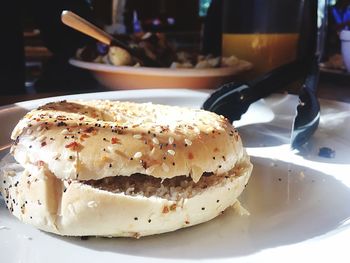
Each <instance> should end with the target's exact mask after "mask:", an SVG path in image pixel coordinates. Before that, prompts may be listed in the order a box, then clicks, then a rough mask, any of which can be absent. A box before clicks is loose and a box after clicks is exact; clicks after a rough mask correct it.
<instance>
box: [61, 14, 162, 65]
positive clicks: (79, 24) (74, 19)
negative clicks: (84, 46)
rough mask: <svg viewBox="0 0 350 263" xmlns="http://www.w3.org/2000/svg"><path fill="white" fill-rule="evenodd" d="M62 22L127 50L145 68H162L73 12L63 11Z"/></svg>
mask: <svg viewBox="0 0 350 263" xmlns="http://www.w3.org/2000/svg"><path fill="white" fill-rule="evenodd" d="M61 21H62V22H63V23H64V24H65V25H67V26H69V27H71V28H73V29H75V30H77V31H79V32H81V33H84V34H86V35H88V36H90V37H92V38H94V39H96V40H98V41H100V42H102V43H104V44H106V45H109V46H118V47H121V48H123V49H125V50H126V51H128V52H129V53H130V54H131V55H132V56H134V57H135V58H136V59H138V60H139V61H140V62H141V63H142V64H143V65H144V66H148V67H162V65H161V64H160V63H159V62H158V61H156V60H154V59H152V58H150V57H148V56H147V55H146V54H145V53H144V52H142V51H140V50H138V49H135V48H131V47H130V46H129V45H128V44H127V43H124V42H123V41H121V40H119V39H116V38H115V37H113V36H111V35H110V34H108V33H107V32H105V31H103V30H102V29H100V28H98V27H97V26H95V25H93V24H91V23H90V22H89V21H87V20H85V19H84V18H82V17H80V16H78V15H77V14H75V13H73V12H71V11H68V10H64V11H62V14H61Z"/></svg>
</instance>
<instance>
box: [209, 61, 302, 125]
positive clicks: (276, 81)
mask: <svg viewBox="0 0 350 263" xmlns="http://www.w3.org/2000/svg"><path fill="white" fill-rule="evenodd" d="M303 74H304V66H303V63H302V62H301V61H294V62H291V63H289V64H286V65H283V66H280V67H278V68H276V69H274V70H272V71H271V72H269V73H267V74H265V75H263V76H261V77H259V78H257V79H255V80H253V81H248V82H246V83H236V82H231V83H228V84H225V85H223V86H221V87H220V88H219V89H218V90H216V91H215V92H214V93H212V94H211V96H210V97H209V98H208V99H207V100H206V101H205V102H204V104H203V106H202V108H203V109H205V110H209V111H213V112H216V113H218V114H221V115H224V116H225V117H226V118H228V119H229V120H230V121H234V120H239V119H240V118H241V116H242V114H244V113H245V112H246V111H247V110H248V108H249V106H250V104H252V103H253V102H255V101H257V100H259V99H261V98H264V97H266V96H268V95H270V94H271V93H273V92H275V91H277V90H279V89H281V88H283V87H285V86H287V85H288V84H290V83H292V82H293V81H295V80H296V79H298V78H299V77H300V76H302V75H303Z"/></svg>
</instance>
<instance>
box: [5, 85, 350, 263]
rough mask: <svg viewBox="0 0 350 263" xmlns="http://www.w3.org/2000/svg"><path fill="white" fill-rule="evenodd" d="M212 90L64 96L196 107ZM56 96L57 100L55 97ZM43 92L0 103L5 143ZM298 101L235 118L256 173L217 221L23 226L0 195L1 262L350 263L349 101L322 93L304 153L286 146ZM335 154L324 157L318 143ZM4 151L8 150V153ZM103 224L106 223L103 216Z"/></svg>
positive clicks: (278, 100)
mask: <svg viewBox="0 0 350 263" xmlns="http://www.w3.org/2000/svg"><path fill="white" fill-rule="evenodd" d="M207 96H208V94H207V93H206V92H196V91H189V90H147V91H145V90H143V91H123V92H106V93H95V94H83V95H75V96H69V97H60V98H58V99H63V98H65V99H77V98H80V99H96V98H108V99H119V100H132V101H153V102H156V103H164V104H173V105H174V104H176V105H183V106H193V107H199V106H200V105H201V103H202V102H203V101H204V100H205V98H206V97H207ZM56 99H57V98H56ZM48 100H54V99H45V100H39V101H30V102H25V103H18V104H17V105H11V106H9V107H3V108H0V123H2V131H1V137H0V145H2V146H4V145H6V144H7V143H8V139H7V138H8V136H9V131H10V129H12V126H13V125H14V124H15V123H16V122H17V120H18V119H19V118H20V117H21V115H22V114H23V113H24V112H25V111H27V110H29V109H31V108H33V107H36V106H37V105H38V104H42V103H44V102H47V101H48ZM296 104H297V98H296V97H295V96H290V95H274V96H271V97H269V98H267V99H265V100H261V101H259V102H257V103H255V104H253V105H252V106H251V107H250V109H249V111H248V112H247V113H246V114H245V115H244V116H243V118H242V120H241V121H239V122H237V123H236V125H237V126H239V131H240V133H241V135H242V138H243V140H244V143H245V145H246V146H247V149H248V153H249V154H250V155H251V156H252V162H253V163H254V166H255V167H254V171H253V175H252V178H251V180H250V183H249V185H248V187H247V189H246V191H245V192H244V193H243V195H242V198H241V202H242V203H243V204H244V206H245V207H246V208H247V209H248V210H249V211H250V213H251V215H250V216H242V217H240V216H238V215H236V214H235V212H234V211H233V210H228V211H227V212H226V213H225V214H224V215H222V216H220V217H218V218H216V219H214V220H212V221H211V222H208V223H204V224H201V225H198V226H194V227H191V228H188V229H183V230H180V231H176V232H173V233H168V234H163V235H158V236H153V237H152V236H151V237H145V238H141V239H139V240H136V239H130V238H115V239H106V238H90V239H89V240H85V241H83V240H80V239H79V238H69V237H59V236H55V235H52V234H47V233H44V232H41V231H39V230H36V229H34V228H33V227H31V226H28V225H24V224H22V223H20V222H19V221H18V220H17V219H15V218H14V217H13V216H11V215H10V213H9V212H8V211H7V210H6V208H5V205H4V203H3V202H1V201H0V261H1V262H6V263H12V262H28V263H30V262H37V263H42V262H52V263H55V262H59V263H62V262H145V263H147V262H152V263H153V262H173V261H181V262H192V261H198V260H207V261H215V262H226V261H227V262H232V261H233V260H235V261H234V262H296V261H299V262H301V260H302V262H305V261H309V262H325V261H327V262H329V261H330V260H332V261H333V262H347V261H348V258H349V252H348V251H349V248H348V247H349V240H350V228H349V218H350V205H349V204H350V154H349V151H350V127H349V125H348V123H349V119H350V105H349V104H344V103H338V102H334V101H325V100H321V106H322V112H321V122H320V127H319V129H318V130H317V132H316V134H315V135H314V137H313V138H312V139H311V140H310V142H309V144H308V145H307V147H305V149H304V150H303V152H292V151H291V150H290V149H289V145H288V143H289V136H290V129H291V125H292V123H291V121H292V118H293V116H294V113H295V106H296ZM323 146H327V147H330V148H332V149H333V150H335V151H336V156H335V158H332V159H328V158H322V157H319V156H318V150H319V148H320V147H323ZM5 152H6V150H3V151H2V154H4V153H5ZM101 223H103V222H101Z"/></svg>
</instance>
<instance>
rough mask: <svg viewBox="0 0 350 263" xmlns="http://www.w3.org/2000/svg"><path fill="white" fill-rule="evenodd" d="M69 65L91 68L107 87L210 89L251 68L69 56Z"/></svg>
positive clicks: (247, 65)
mask: <svg viewBox="0 0 350 263" xmlns="http://www.w3.org/2000/svg"><path fill="white" fill-rule="evenodd" d="M69 63H70V64H72V65H73V66H76V67H79V68H83V69H86V70H89V71H91V72H92V73H93V74H94V76H95V77H96V79H97V80H98V81H99V82H100V83H101V84H102V85H104V86H105V87H107V88H109V89H111V90H118V89H146V88H148V89H153V88H186V89H213V88H217V87H219V86H220V85H222V84H224V83H227V82H229V81H232V80H233V79H234V78H235V76H237V75H238V74H240V73H242V72H244V71H247V70H249V69H251V68H252V66H251V64H247V63H242V64H238V65H237V66H236V67H222V68H208V69H172V68H149V67H129V66H113V65H106V64H100V63H94V62H84V61H80V60H76V59H70V60H69Z"/></svg>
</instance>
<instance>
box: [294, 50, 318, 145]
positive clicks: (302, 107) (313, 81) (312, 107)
mask: <svg viewBox="0 0 350 263" xmlns="http://www.w3.org/2000/svg"><path fill="white" fill-rule="evenodd" d="M318 77H319V67H318V59H317V57H315V59H314V61H313V63H312V66H311V69H310V73H309V75H308V76H307V77H306V80H305V83H304V85H303V87H302V89H301V92H300V94H299V105H298V107H297V115H296V117H295V119H294V123H293V129H292V134H291V146H292V148H293V149H298V148H300V147H301V146H302V145H304V144H305V143H306V142H307V141H308V140H309V138H310V137H311V135H312V134H313V133H314V132H315V130H316V129H317V127H318V124H319V121H320V104H319V102H318V100H317V97H316V89H317V85H318Z"/></svg>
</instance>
